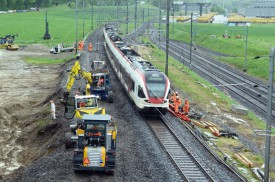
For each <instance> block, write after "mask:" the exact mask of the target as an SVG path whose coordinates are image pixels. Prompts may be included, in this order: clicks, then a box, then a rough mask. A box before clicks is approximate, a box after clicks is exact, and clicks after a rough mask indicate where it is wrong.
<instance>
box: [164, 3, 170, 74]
mask: <svg viewBox="0 0 275 182" xmlns="http://www.w3.org/2000/svg"><path fill="white" fill-rule="evenodd" d="M169 10H170V0H167V14H166V63H165V74H166V76H167V77H168V55H169Z"/></svg>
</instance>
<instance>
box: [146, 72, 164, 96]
mask: <svg viewBox="0 0 275 182" xmlns="http://www.w3.org/2000/svg"><path fill="white" fill-rule="evenodd" d="M165 78H166V77H165V75H164V74H163V73H162V72H153V73H152V72H151V73H150V72H149V73H146V74H145V80H146V84H147V89H148V94H149V97H155V98H158V97H160V98H163V97H164V94H165V86H166V80H165Z"/></svg>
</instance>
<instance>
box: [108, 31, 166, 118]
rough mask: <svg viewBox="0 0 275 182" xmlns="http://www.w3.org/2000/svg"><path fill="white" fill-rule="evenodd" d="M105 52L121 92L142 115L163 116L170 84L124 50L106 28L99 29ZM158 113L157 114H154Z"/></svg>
mask: <svg viewBox="0 0 275 182" xmlns="http://www.w3.org/2000/svg"><path fill="white" fill-rule="evenodd" d="M103 32H104V37H105V41H106V44H105V46H106V50H107V51H106V52H107V55H108V57H109V60H110V63H111V65H112V67H113V70H114V71H115V72H116V74H117V77H118V78H119V80H120V82H121V84H122V86H123V88H124V89H125V91H126V93H127V94H128V95H129V97H130V98H131V100H132V101H133V102H134V104H135V105H136V107H137V109H138V110H139V111H141V112H142V113H151V112H156V111H157V110H158V111H160V112H161V113H166V112H167V110H168V108H169V100H168V93H169V90H170V81H169V79H168V78H167V76H166V75H165V74H164V73H163V72H161V71H160V70H159V69H157V68H156V67H155V66H153V65H152V64H151V63H150V62H148V61H147V60H145V59H143V58H142V57H141V56H140V55H139V54H138V53H137V52H136V51H134V50H133V49H132V48H130V47H129V46H126V45H125V44H124V42H123V41H122V39H121V38H120V37H119V36H118V35H116V34H115V32H114V30H113V28H112V27H110V26H105V27H104V28H103ZM156 113H158V112H156Z"/></svg>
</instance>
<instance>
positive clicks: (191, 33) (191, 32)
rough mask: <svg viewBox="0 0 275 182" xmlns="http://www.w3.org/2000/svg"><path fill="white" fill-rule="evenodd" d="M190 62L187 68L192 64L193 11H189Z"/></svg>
mask: <svg viewBox="0 0 275 182" xmlns="http://www.w3.org/2000/svg"><path fill="white" fill-rule="evenodd" d="M190 29H191V30H190V63H189V68H191V64H192V43H193V13H191V28H190Z"/></svg>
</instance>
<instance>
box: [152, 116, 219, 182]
mask: <svg viewBox="0 0 275 182" xmlns="http://www.w3.org/2000/svg"><path fill="white" fill-rule="evenodd" d="M147 123H148V124H149V126H150V128H151V129H152V131H153V132H154V134H155V136H156V137H157V138H158V139H159V141H160V143H161V145H162V146H163V148H164V149H165V150H166V152H167V154H168V155H169V157H170V158H171V161H172V162H173V163H174V165H175V166H176V168H177V169H178V171H179V174H180V176H181V177H182V179H183V180H184V181H205V182H206V181H220V180H219V179H218V178H217V177H216V176H215V174H213V173H212V171H211V170H210V169H209V168H208V167H207V166H206V164H204V163H203V161H202V160H201V159H200V158H199V157H198V156H197V155H196V154H195V153H194V152H192V149H191V147H190V146H188V144H187V143H183V142H182V141H181V140H180V139H179V138H178V136H177V133H176V132H175V131H173V129H172V127H170V126H169V123H168V122H166V121H165V118H163V117H161V118H159V119H150V120H149V121H148V122H147Z"/></svg>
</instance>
